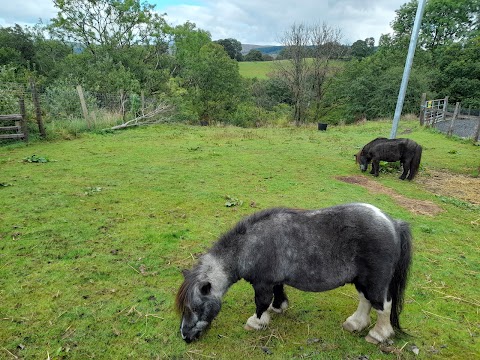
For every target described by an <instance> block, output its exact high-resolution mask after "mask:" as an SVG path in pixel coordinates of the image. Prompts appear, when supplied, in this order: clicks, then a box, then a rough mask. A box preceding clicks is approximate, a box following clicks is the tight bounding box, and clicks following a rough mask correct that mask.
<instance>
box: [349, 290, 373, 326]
mask: <svg viewBox="0 0 480 360" xmlns="http://www.w3.org/2000/svg"><path fill="white" fill-rule="evenodd" d="M358 297H359V300H360V301H359V303H358V307H357V311H355V312H354V313H353V315H351V316H349V317H348V319H347V320H346V321H345V322H344V323H343V328H344V329H345V330H347V331H350V332H354V331H362V330H363V329H365V328H366V327H368V326H370V310H371V308H372V304H371V303H370V301H368V300H367V299H366V298H365V296H364V295H363V293H362V292H358Z"/></svg>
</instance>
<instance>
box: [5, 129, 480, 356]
mask: <svg viewBox="0 0 480 360" xmlns="http://www.w3.org/2000/svg"><path fill="white" fill-rule="evenodd" d="M406 129H410V130H411V133H410V134H409V135H408V136H409V137H410V138H412V139H414V140H415V141H417V142H419V143H420V144H422V145H423V146H424V152H423V161H422V170H421V172H420V174H419V176H425V175H424V173H425V172H426V171H428V170H429V169H435V170H441V169H443V170H448V171H451V172H454V173H460V174H466V175H470V174H472V173H473V172H474V171H475V170H476V169H478V166H479V148H478V147H475V146H472V144H471V143H469V142H467V141H459V140H455V139H447V138H446V137H445V136H443V135H442V134H437V133H434V132H431V131H429V130H425V129H422V128H419V127H418V126H417V124H416V122H411V121H408V122H406V121H402V122H401V127H400V129H399V132H398V134H399V137H400V136H402V135H401V133H402V132H403V131H404V130H406ZM389 131H390V124H389V123H388V122H372V123H367V124H366V125H361V126H360V125H354V126H344V127H335V126H331V127H329V128H328V131H326V132H319V131H317V130H316V129H315V128H314V127H313V126H312V127H310V126H307V127H300V128H258V129H240V128H233V127H227V128H220V127H193V126H181V125H162V126H152V127H148V128H139V129H130V130H127V131H119V132H114V133H107V134H103V135H102V134H83V135H82V136H81V137H80V138H76V139H73V140H70V141H52V142H32V143H30V144H23V143H17V144H14V145H9V146H4V147H1V148H0V184H1V186H0V201H1V205H0V206H1V212H0V358H2V359H3V358H4V359H14V358H15V356H17V357H19V358H25V359H47V356H50V358H51V359H87V358H96V359H155V358H161V359H163V358H165V359H205V358H221V359H237V358H259V359H261V358H269V359H287V358H288V359H289V358H315V359H357V358H359V357H360V356H361V355H366V356H368V357H369V358H370V359H393V358H395V357H396V355H395V354H389V353H383V352H382V351H381V350H380V349H379V347H377V346H374V345H371V344H368V343H366V342H365V340H364V339H363V337H364V336H365V335H366V333H362V334H359V335H352V334H350V333H347V332H345V331H344V330H342V328H341V324H342V322H343V321H344V320H345V318H346V317H348V316H349V315H351V313H353V311H354V310H355V309H356V300H355V297H356V292H355V290H354V288H353V287H352V286H351V285H347V286H345V287H343V288H340V289H337V290H334V291H330V292H326V293H318V294H316V293H306V292H301V291H297V290H295V289H292V288H288V289H287V293H288V295H289V298H290V302H291V308H290V309H289V310H288V311H287V313H286V314H284V315H281V316H274V317H273V319H272V322H271V323H270V326H269V328H268V329H267V330H266V331H263V332H247V331H245V330H244V329H243V324H244V322H245V321H246V319H247V318H248V317H249V316H250V315H251V314H253V312H254V302H253V290H252V289H251V287H250V285H249V284H247V283H245V282H244V281H241V282H239V283H237V284H235V285H234V286H233V287H232V288H231V289H230V290H229V292H227V294H226V296H225V298H224V302H223V308H222V311H221V312H220V314H219V316H218V317H217V319H216V320H215V321H214V322H213V324H212V327H211V329H210V330H209V332H208V333H207V334H206V335H205V336H204V337H203V338H202V339H201V340H200V341H198V342H196V343H193V344H190V345H187V344H185V343H184V342H183V341H182V340H181V338H180V336H179V333H178V328H179V318H178V316H177V314H175V312H174V310H173V302H174V297H175V293H176V290H177V289H178V287H179V285H180V283H181V281H182V276H181V270H182V269H184V268H189V267H191V266H192V265H193V264H194V262H195V261H194V258H195V257H196V256H197V255H198V254H200V253H202V252H204V251H206V250H207V249H208V248H209V247H210V245H211V244H212V243H213V241H215V240H216V239H217V237H218V236H219V235H220V234H221V233H223V232H225V231H226V230H228V229H229V228H230V227H231V226H232V225H233V224H234V223H235V222H236V221H238V220H239V219H240V218H241V217H242V216H244V215H247V214H251V213H252V212H254V211H257V210H259V209H264V208H268V207H272V206H289V207H300V208H319V207H324V206H330V205H334V204H339V203H345V202H352V201H365V202H369V203H372V204H374V205H376V206H378V207H380V208H381V209H383V210H385V211H386V212H387V213H389V214H391V215H392V216H394V217H398V218H402V219H404V220H406V221H409V222H410V223H411V225H412V230H413V233H414V238H415V239H414V248H415V254H414V263H413V269H412V273H411V278H410V283H409V286H408V288H407V294H406V304H405V308H404V312H403V313H402V316H401V321H402V323H403V326H404V327H405V328H406V330H407V332H408V333H409V334H410V336H400V337H397V338H395V339H394V344H393V345H392V346H391V347H390V350H393V351H397V352H399V351H400V350H399V349H401V348H403V349H402V350H401V351H400V355H399V357H401V358H407V359H410V358H411V359H413V358H419V359H426V358H438V359H443V358H445V359H447V358H448V359H473V358H474V357H475V356H476V354H478V351H479V349H480V347H479V343H478V339H479V335H480V330H479V329H480V322H479V317H478V313H479V303H480V300H479V296H478V284H479V274H480V265H479V264H480V262H479V252H478V249H479V240H478V239H479V237H478V233H479V222H480V211H479V209H478V207H474V206H459V205H458V204H462V205H464V203H463V202H462V201H456V200H455V199H453V200H452V199H451V198H448V199H447V198H441V197H438V196H435V195H434V194H432V193H430V192H428V191H427V190H426V189H425V188H423V186H422V185H420V184H419V183H418V182H416V181H413V182H407V181H400V180H398V178H397V177H398V174H395V173H391V174H381V176H380V177H379V178H377V179H376V180H375V181H378V182H379V183H381V184H383V185H384V186H386V187H390V188H392V189H395V190H396V191H397V192H398V193H400V194H402V195H403V196H406V197H409V198H412V199H421V200H429V201H432V202H434V203H435V204H437V205H439V206H440V207H441V208H442V209H443V210H444V211H443V212H442V213H440V214H438V215H437V216H435V217H430V216H423V215H415V214H413V213H411V212H410V211H409V210H407V209H405V208H401V207H399V206H398V205H396V203H395V202H394V201H392V199H391V198H390V197H389V196H387V195H384V194H380V195H372V194H370V193H368V191H367V190H366V189H364V188H362V187H360V186H357V185H354V184H347V183H343V182H340V181H338V180H336V179H335V177H336V176H352V175H359V169H358V167H357V166H356V165H355V164H354V161H353V154H354V153H356V152H357V151H358V149H359V148H360V147H361V146H362V145H364V144H365V143H367V142H368V141H370V140H371V139H372V138H374V137H376V136H388V134H389ZM451 150H455V153H453V152H452V151H451ZM33 155H36V157H38V158H45V159H48V162H26V161H24V160H23V159H25V158H27V159H28V158H32V156H33ZM445 199H447V200H448V201H446V200H445ZM232 200H235V201H232ZM227 201H230V202H231V203H232V202H237V204H236V205H235V206H226V203H227ZM240 202H241V203H242V204H241V205H240ZM230 205H231V204H230ZM412 344H415V345H416V346H417V347H418V349H419V350H420V353H419V355H418V356H415V355H414V353H413V352H412V351H411V350H410V349H411V345H412ZM262 347H263V350H262ZM384 350H385V349H384ZM387 350H388V349H387ZM265 351H269V352H271V353H272V354H271V355H268V354H266V353H265Z"/></svg>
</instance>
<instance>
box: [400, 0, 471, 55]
mask: <svg viewBox="0 0 480 360" xmlns="http://www.w3.org/2000/svg"><path fill="white" fill-rule="evenodd" d="M417 6H418V1H417V0H411V1H410V2H408V3H406V4H404V5H402V6H401V7H400V9H399V10H396V11H395V12H396V14H397V16H396V18H395V20H394V21H393V23H392V28H393V30H394V33H395V39H396V40H397V41H402V38H404V37H409V36H410V34H411V32H412V29H413V24H414V20H415V14H416V10H417ZM479 13H480V0H468V1H466V0H429V1H428V2H427V4H426V7H425V13H424V16H423V19H422V24H421V32H420V37H419V44H420V46H422V47H423V48H425V49H428V50H433V49H435V48H437V47H438V46H442V45H448V44H451V43H453V42H459V41H460V42H464V41H465V40H466V39H468V38H470V37H472V36H475V34H478V31H479V26H480V22H479V16H478V14H479ZM403 42H405V40H403Z"/></svg>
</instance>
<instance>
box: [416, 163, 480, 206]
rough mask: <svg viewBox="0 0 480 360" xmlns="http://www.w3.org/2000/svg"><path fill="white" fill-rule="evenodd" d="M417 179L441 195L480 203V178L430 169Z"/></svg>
mask: <svg viewBox="0 0 480 360" xmlns="http://www.w3.org/2000/svg"><path fill="white" fill-rule="evenodd" d="M415 181H417V182H418V183H420V184H422V185H423V186H425V188H426V189H427V190H428V191H430V192H432V193H434V194H436V195H441V196H448V197H453V198H457V199H460V200H463V201H466V202H469V203H471V204H474V205H480V178H474V177H471V176H465V175H458V174H452V173H449V172H444V171H436V170H428V171H426V172H424V173H423V174H422V176H420V177H418V178H415Z"/></svg>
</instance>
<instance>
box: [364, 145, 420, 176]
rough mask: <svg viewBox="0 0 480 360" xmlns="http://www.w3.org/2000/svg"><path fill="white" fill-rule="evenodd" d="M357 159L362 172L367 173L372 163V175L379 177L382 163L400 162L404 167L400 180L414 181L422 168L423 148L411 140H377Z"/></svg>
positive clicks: (367, 146) (365, 147) (365, 148)
mask: <svg viewBox="0 0 480 360" xmlns="http://www.w3.org/2000/svg"><path fill="white" fill-rule="evenodd" d="M355 158H356V161H357V163H358V164H359V165H360V170H362V171H367V169H368V164H369V163H370V162H371V163H372V170H371V171H370V174H373V175H374V176H378V171H379V169H380V161H388V162H395V161H400V163H401V164H402V167H403V173H402V175H400V179H402V180H405V178H407V179H408V180H412V179H413V178H414V177H415V175H416V174H417V172H418V169H419V167H420V161H421V159H422V147H421V146H420V145H419V144H417V143H416V142H415V141H413V140H410V139H387V138H376V139H374V140H372V141H370V142H369V143H368V144H367V145H365V146H364V147H363V148H362V150H360V151H359V152H358V154H356V155H355ZM407 174H408V176H407Z"/></svg>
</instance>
